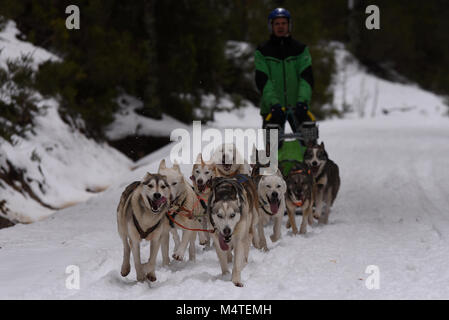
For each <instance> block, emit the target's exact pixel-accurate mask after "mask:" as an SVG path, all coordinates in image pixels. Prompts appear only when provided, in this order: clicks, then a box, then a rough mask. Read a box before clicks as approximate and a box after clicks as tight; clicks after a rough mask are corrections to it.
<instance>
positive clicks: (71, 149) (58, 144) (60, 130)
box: [0, 21, 132, 223]
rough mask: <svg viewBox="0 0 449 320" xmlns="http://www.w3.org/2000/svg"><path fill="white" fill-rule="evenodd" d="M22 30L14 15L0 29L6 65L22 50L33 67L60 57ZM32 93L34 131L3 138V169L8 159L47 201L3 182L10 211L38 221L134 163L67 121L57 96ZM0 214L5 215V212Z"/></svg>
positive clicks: (16, 217) (0, 190)
mask: <svg viewBox="0 0 449 320" xmlns="http://www.w3.org/2000/svg"><path fill="white" fill-rule="evenodd" d="M18 34H19V31H18V30H17V28H16V24H15V23H14V22H12V21H8V22H7V23H6V26H5V28H4V29H3V30H2V31H1V32H0V48H3V51H2V52H1V54H0V65H1V66H4V65H5V64H6V61H7V60H8V59H15V58H19V57H20V56H21V55H31V56H32V57H33V63H32V67H33V69H34V70H36V69H37V68H38V66H39V64H40V63H43V62H45V61H47V60H53V61H58V60H59V58H58V57H56V56H54V55H53V54H51V53H49V52H48V51H45V50H44V49H41V48H39V47H35V46H33V45H32V44H30V43H28V42H24V41H20V40H18V39H17V38H16V36H17V35H18ZM33 95H34V97H35V98H36V99H37V101H38V103H37V107H38V108H39V109H40V110H41V114H40V115H39V116H37V117H35V119H34V122H35V127H34V128H33V132H28V134H27V136H26V137H25V138H21V137H17V136H15V137H13V142H12V144H11V143H9V142H7V141H4V140H3V139H2V138H0V168H2V169H1V170H3V169H5V170H6V169H7V168H8V165H7V161H9V162H10V163H11V164H12V165H13V166H14V167H15V168H17V169H18V170H22V171H23V172H24V179H26V180H27V182H28V184H29V186H30V188H31V190H32V191H33V193H35V194H36V196H37V197H38V198H39V199H40V200H41V201H42V202H43V203H45V204H46V205H47V207H45V206H42V205H41V204H39V203H38V202H36V201H35V200H34V199H32V198H31V197H29V195H28V194H23V193H18V192H17V191H15V190H13V188H11V186H9V185H7V184H6V183H2V184H1V185H0V201H3V200H6V207H7V208H8V213H7V214H6V216H7V218H8V219H10V220H12V221H14V222H21V223H31V222H34V221H38V220H41V219H44V218H46V217H48V216H50V215H51V214H53V213H54V212H55V211H56V210H54V209H57V208H65V207H68V206H71V205H74V204H76V203H79V202H85V201H87V200H88V199H90V198H91V197H93V196H95V195H96V194H97V193H98V192H99V191H102V190H104V189H106V188H107V187H109V185H111V184H112V183H113V182H115V181H116V178H117V176H119V175H121V174H123V173H125V172H128V171H129V170H130V168H131V166H132V162H131V160H130V159H128V158H126V157H125V156H124V155H122V154H121V153H120V152H118V151H117V150H115V149H113V148H111V147H109V146H108V145H106V144H98V143H97V142H95V141H94V140H92V139H88V138H86V136H84V135H83V134H81V133H80V132H78V131H76V130H74V129H72V128H71V127H69V126H68V125H67V124H66V123H64V122H63V121H62V120H61V118H60V117H59V114H58V109H59V104H58V102H57V101H56V100H54V99H43V98H42V96H40V95H39V93H33ZM3 98H5V97H3ZM6 98H7V97H6ZM18 187H19V188H20V186H18ZM53 208H54V209H53ZM0 215H2V216H5V214H4V213H2V212H0Z"/></svg>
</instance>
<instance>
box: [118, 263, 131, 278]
mask: <svg viewBox="0 0 449 320" xmlns="http://www.w3.org/2000/svg"><path fill="white" fill-rule="evenodd" d="M130 271H131V266H130V265H123V266H122V270H121V271H120V274H121V275H122V277H126V276H127V275H128V274H129V272H130Z"/></svg>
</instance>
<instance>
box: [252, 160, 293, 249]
mask: <svg viewBox="0 0 449 320" xmlns="http://www.w3.org/2000/svg"><path fill="white" fill-rule="evenodd" d="M259 169H260V165H259V164H256V166H255V167H254V168H253V174H252V178H253V180H254V183H255V184H256V186H257V193H258V198H259V225H258V230H259V237H260V241H261V242H260V244H261V246H262V247H263V248H264V249H265V250H267V241H266V239H265V233H264V228H263V227H264V225H265V224H267V223H268V222H269V221H270V220H271V219H272V218H273V219H274V226H273V234H272V235H271V237H270V238H271V241H273V242H276V241H278V240H279V239H280V237H281V224H282V217H283V216H284V212H285V208H286V205H285V193H286V192H287V184H286V183H285V181H284V178H283V177H282V174H281V172H280V171H279V170H278V171H277V172H276V173H275V174H272V175H259V173H258V171H259Z"/></svg>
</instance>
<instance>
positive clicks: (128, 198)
mask: <svg viewBox="0 0 449 320" xmlns="http://www.w3.org/2000/svg"><path fill="white" fill-rule="evenodd" d="M169 206H170V187H169V185H168V183H167V180H166V178H165V177H164V176H161V175H158V174H150V173H147V174H146V175H145V177H144V178H143V179H142V181H135V182H133V183H131V184H130V185H129V186H127V187H126V189H125V191H124V192H123V193H122V196H121V198H120V202H119V205H118V207H117V227H118V233H119V235H120V237H121V238H122V242H123V263H122V268H121V275H122V276H123V277H126V276H127V275H128V274H129V272H130V271H131V265H130V263H129V260H130V249H132V253H133V259H134V266H135V268H136V273H137V281H144V279H145V278H148V280H150V281H156V274H155V268H156V257H157V253H158V251H159V246H160V240H161V235H162V233H163V230H164V218H165V214H166V212H167V211H168V208H169ZM143 239H145V240H148V241H151V246H150V259H149V261H148V263H146V264H142V263H141V261H140V242H141V241H142V240H143Z"/></svg>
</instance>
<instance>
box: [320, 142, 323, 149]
mask: <svg viewBox="0 0 449 320" xmlns="http://www.w3.org/2000/svg"><path fill="white" fill-rule="evenodd" d="M320 147H321V148H323V149H324V142H323V141H321V144H320Z"/></svg>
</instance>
